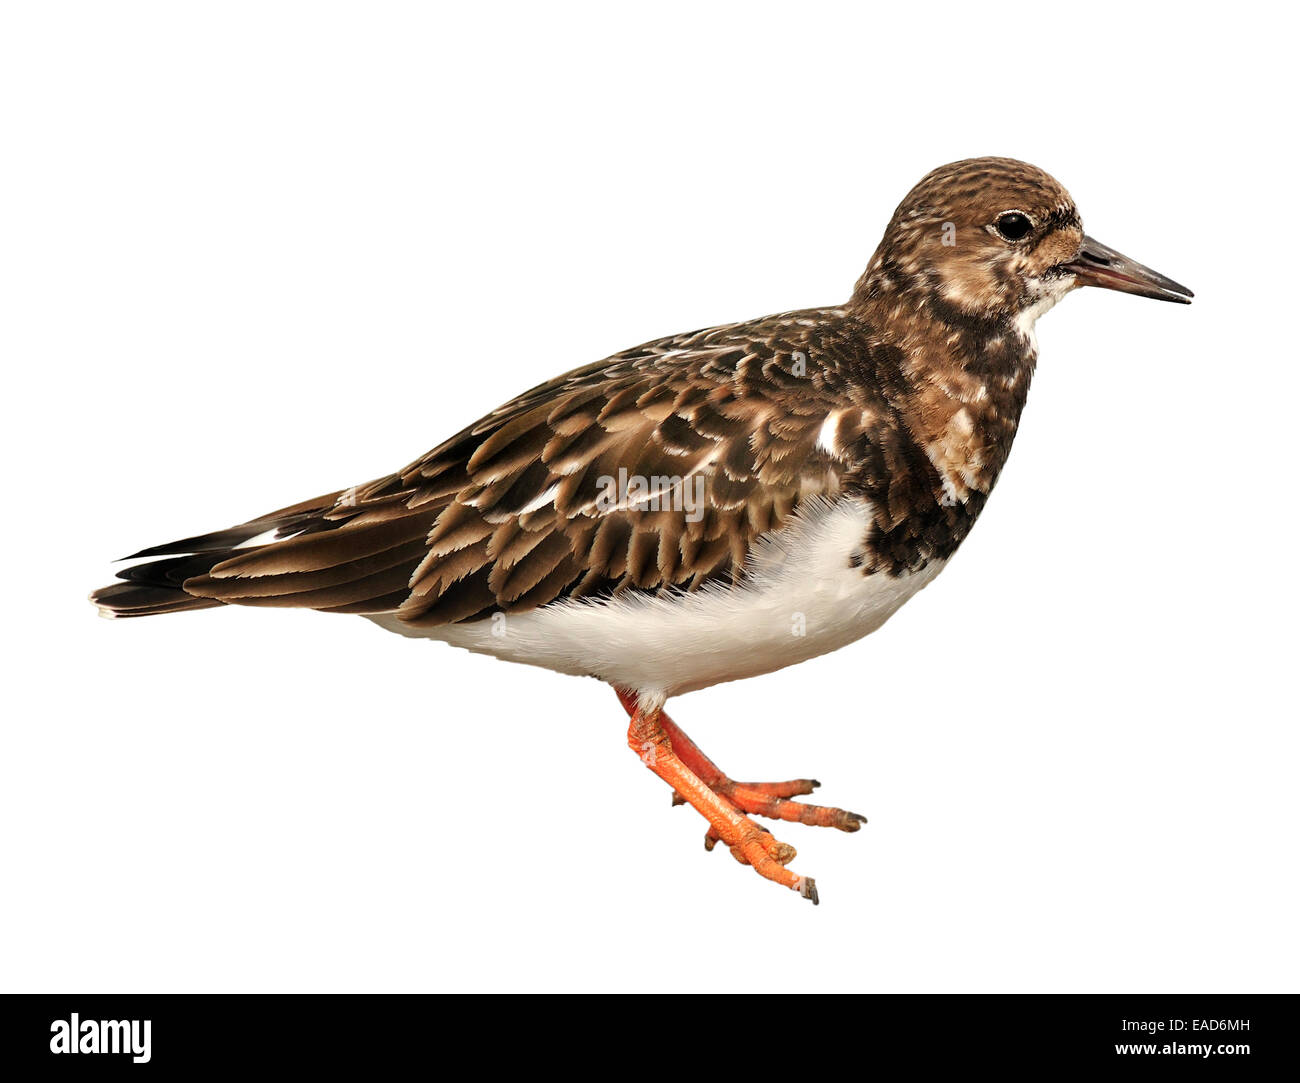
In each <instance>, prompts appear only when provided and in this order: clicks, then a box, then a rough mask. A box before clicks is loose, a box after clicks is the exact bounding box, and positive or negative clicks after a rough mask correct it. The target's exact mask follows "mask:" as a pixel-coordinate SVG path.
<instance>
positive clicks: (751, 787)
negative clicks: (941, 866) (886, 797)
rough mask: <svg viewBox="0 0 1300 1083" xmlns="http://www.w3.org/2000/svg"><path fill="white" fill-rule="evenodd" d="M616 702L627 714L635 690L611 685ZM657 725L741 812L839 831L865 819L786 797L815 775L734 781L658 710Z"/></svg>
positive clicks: (809, 787) (813, 783) (809, 784)
mask: <svg viewBox="0 0 1300 1083" xmlns="http://www.w3.org/2000/svg"><path fill="white" fill-rule="evenodd" d="M615 691H616V692H617V693H618V698H619V702H621V703H622V704H623V709H624V710H625V711H627V713H628V714H629V715H631V714H633V713H634V712H635V710H636V693H635V692H628V691H626V690H625V689H615ZM659 725H660V726H661V727H663V730H664V733H666V734H667V735H668V739H669V741H671V742H672V746H673V750H674V751H675V752H676V753H677V755H678V757H679V758H680V759H681V761H682V763H684V764H685V765H686V766H687V768H688V769H689V770H690V771H692V772H693V773H694V774H695V775H696V776H697V777H698V778H699V779H700V781H701V782H703V783H704V784H705V785H706V786H708V787H709V789H711V790H712V791H713V792H714V793H716V794H718V795H719V796H720V797H724V798H726V799H727V801H728V802H729V803H730V804H732V805H734V806H735V807H736V808H738V809H739V810H740V811H742V812H748V813H750V814H752V815H755V816H766V817H768V818H769V819H773V820H785V821H786V822H787V823H798V824H807V825H809V826H810V827H834V828H838V829H839V830H840V831H857V830H858V829H859V828H860V827H861V826H862V825H863V824H864V823H866V822H867V818H866V817H865V816H861V815H859V814H858V813H856V812H846V811H845V810H844V809H840V808H829V807H827V806H825V805H808V804H804V803H802V802H799V801H790V800H788V798H791V797H797V796H800V795H802V794H809V793H812V792H813V790H815V789H816V788H817V787H818V786H820V785H821V783H820V782H818V781H817V780H816V779H812V778H796V779H791V780H790V781H789V782H735V781H733V780H732V779H730V778H728V777H727V776H726V775H725V774H724V773H723V771H722V769H721V768H720V767H719V766H718V765H717V764H716V763H714V762H713V761H712V760H711V759H709V757H708V756H706V755H705V754H704V753H703V752H702V751H701V750H700V747H699V746H698V745H697V744H696V743H695V742H694V741H692V740H691V739H690V738H689V737H687V736H686V734H685V733H683V732H682V730H681V728H680V727H678V726H677V724H676V723H674V722H673V720H672V719H671V718H669V717H668V716H667V715H666V714H664V713H663V712H662V711H660V712H659ZM682 803H683V802H682V797H681V795H680V794H679V793H674V795H673V804H675V805H679V804H682ZM711 836H712V832H710V834H709V835H706V836H705V839H704V845H705V846H707V847H708V848H709V849H710V850H712V849H713V843H714V842H716V841H717V839H716V838H714V837H711Z"/></svg>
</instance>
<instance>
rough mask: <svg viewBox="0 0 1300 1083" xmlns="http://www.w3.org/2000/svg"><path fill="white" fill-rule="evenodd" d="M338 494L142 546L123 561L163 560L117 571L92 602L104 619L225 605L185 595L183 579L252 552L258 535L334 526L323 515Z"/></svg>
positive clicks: (201, 573)
mask: <svg viewBox="0 0 1300 1083" xmlns="http://www.w3.org/2000/svg"><path fill="white" fill-rule="evenodd" d="M338 495H339V494H338V493H331V494H329V495H328V496H323V497H317V498H316V499H314V500H307V501H304V502H303V503H301V504H295V505H294V506H293V507H290V508H283V509H281V510H280V511H278V512H272V513H271V514H270V515H265V516H262V517H261V518H260V519H253V520H251V521H250V522H247V523H242V524H241V525H239V526H235V527H231V528H230V529H228V530H217V531H214V532H213V533H211V534H201V535H199V536H198V537H194V538H182V539H181V540H180V541H174V542H169V543H167V544H166V545H155V546H153V547H151V548H149V549H141V550H140V552H138V553H133V554H132V555H131V556H129V557H124V558H123V559H124V560H140V559H141V558H143V557H162V558H163V559H161V560H150V561H148V562H147V563H144V564H134V565H132V566H131V567H129V568H123V569H122V570H121V571H120V572H118V573H117V577H118V579H120V580H122V582H120V583H111V584H109V585H108V586H106V587H100V588H99V590H96V591H92V592H91V595H90V600H91V601H92V602H94V603H95V605H97V606H99V614H100V616H102V617H152V616H156V615H158V614H160V613H184V612H185V611H186V610H187V609H212V608H214V607H216V606H219V605H225V604H226V603H225V602H219V601H217V600H216V599H214V598H199V597H196V596H195V595H193V594H189V593H187V592H186V590H185V588H184V583H185V580H187V579H192V578H194V577H196V576H200V575H207V574H208V572H210V571H211V570H212V569H213V568H214V567H215V566H216V565H218V564H220V563H221V562H222V561H223V560H229V559H230V558H231V557H234V556H242V555H244V554H246V553H252V552H255V551H256V550H257V549H259V548H261V546H258V545H247V544H245V543H247V542H249V541H251V540H252V539H253V538H256V537H257V536H258V535H260V534H266V533H268V532H274V535H275V536H276V537H280V538H282V537H286V536H288V535H291V534H296V533H301V532H311V531H314V530H319V529H323V528H326V527H328V526H330V525H333V524H329V523H326V522H324V521H323V520H322V518H321V513H322V512H323V511H324V510H325V509H328V508H330V507H331V506H332V505H333V502H334V500H335V498H336V497H337V496H338Z"/></svg>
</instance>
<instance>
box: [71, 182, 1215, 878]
mask: <svg viewBox="0 0 1300 1083" xmlns="http://www.w3.org/2000/svg"><path fill="white" fill-rule="evenodd" d="M1088 284H1091V285H1102V286H1106V287H1108V288H1113V289H1119V290H1123V291H1125V292H1130V293H1137V294H1140V295H1142V296H1149V297H1158V298H1161V299H1164V300H1174V301H1185V300H1186V296H1190V294H1189V293H1188V291H1187V290H1185V289H1184V288H1183V287H1181V286H1179V285H1178V284H1177V283H1174V282H1172V281H1171V280H1169V279H1166V278H1164V277H1163V276H1160V275H1158V274H1156V273H1155V272H1154V271H1151V270H1150V269H1148V268H1145V267H1142V266H1141V265H1140V264H1135V263H1132V262H1131V261H1128V260H1126V259H1125V258H1124V257H1122V256H1120V255H1119V253H1117V252H1114V251H1113V250H1111V249H1107V248H1105V247H1104V246H1102V245H1099V244H1097V243H1096V242H1095V241H1092V240H1091V239H1090V238H1087V237H1085V236H1084V233H1083V229H1082V225H1081V223H1080V219H1079V215H1078V212H1077V210H1076V209H1075V206H1074V202H1073V200H1071V198H1070V196H1069V193H1067V192H1066V191H1065V189H1064V188H1063V187H1061V185H1060V184H1058V183H1057V182H1056V181H1055V180H1053V179H1052V178H1051V177H1050V176H1048V175H1047V174H1046V173H1044V172H1042V171H1041V170H1039V169H1036V168H1035V167H1033V166H1030V165H1026V164H1025V163H1023V162H1017V161H1013V160H1011V159H1006V158H981V159H973V160H970V161H965V162H956V163H953V164H952V165H948V166H944V167H942V168H940V169H937V170H935V171H934V172H932V173H930V174H929V175H928V176H926V177H925V178H924V179H923V180H922V181H921V182H920V184H918V185H917V186H916V188H914V189H913V190H912V192H911V193H909V195H908V196H907V198H906V199H905V200H904V201H903V202H902V203H901V204H900V205H899V207H898V209H897V211H896V212H895V213H894V216H893V218H892V220H891V221H890V223H889V227H888V228H887V230H886V232H885V236H884V239H883V240H882V241H881V244H880V246H879V248H878V249H877V250H876V253H875V254H874V256H873V257H872V259H871V262H870V263H869V265H868V267H867V269H866V271H865V273H864V274H863V275H862V277H861V279H860V280H859V281H858V283H857V286H856V288H855V289H854V291H853V294H852V297H851V298H850V299H849V301H848V302H847V303H846V304H844V305H842V306H837V307H830V308H817V309H808V310H805V311H798V312H788V313H784V314H781V315H777V316H767V317H764V318H762V319H757V320H753V321H750V322H747V323H737V324H729V325H726V326H723V327H715V328H709V329H706V330H701V331H694V332H690V333H688V334H682V335H674V336H671V337H668V338H663V339H659V340H657V341H654V342H650V343H647V344H645V345H643V346H639V347H636V348H635V349H631V350H627V351H625V352H623V353H619V354H615V355H614V356H613V357H610V358H607V359H606V360H604V361H600V362H597V363H596V364H594V365H589V366H587V367H586V368H581V369H577V370H575V371H573V372H571V373H568V374H567V375H564V376H561V377H558V378H557V379H554V380H551V381H549V382H548V383H544V384H541V385H540V386H538V387H535V388H533V389H532V390H531V391H528V392H526V393H524V394H523V395H520V396H519V397H517V398H515V399H513V400H511V401H510V402H508V403H506V404H505V405H504V406H502V407H501V408H500V409H498V410H495V411H493V412H492V413H490V414H489V415H487V416H486V417H484V418H483V419H481V420H480V421H478V422H476V423H475V424H473V425H471V426H469V427H468V428H466V429H464V430H462V431H461V432H459V433H458V434H457V435H455V436H453V437H452V438H451V439H449V440H447V441H445V442H444V443H442V444H440V445H439V446H438V447H436V448H434V449H433V450H432V451H430V452H429V453H428V454H427V455H425V456H423V457H422V458H420V459H417V460H416V461H415V462H413V463H412V464H411V465H409V466H407V467H406V468H405V469H403V470H401V471H399V472H397V473H395V474H392V475H390V476H388V477H384V478H380V479H379V480H377V481H374V482H371V483H369V484H367V485H363V486H359V487H357V488H354V489H348V490H345V491H342V492H338V493H332V494H329V495H328V496H325V497H322V498H319V499H317V500H312V501H306V502H304V503H302V504H298V505H294V506H292V507H289V508H285V509H282V510H280V511H278V512H273V513H271V514H269V515H264V516H262V517H260V518H258V519H254V520H251V521H249V522H248V523H245V524H243V525H241V526H237V527H233V528H230V529H228V530H222V531H218V532H216V533H213V534H208V535H204V536H200V537H197V538H187V539H184V540H182V541H179V542H175V543H172V544H170V545H163V546H158V547H156V548H153V549H148V550H145V551H143V552H141V553H138V554H136V558H151V559H148V560H147V561H146V562H145V563H140V564H136V565H134V566H132V567H128V568H127V569H125V570H124V571H123V572H121V573H120V578H121V579H122V580H123V582H121V583H118V584H115V585H113V586H110V587H106V588H104V589H103V590H100V591H97V592H95V594H94V595H93V596H92V597H93V600H94V601H95V602H96V603H97V604H98V605H100V606H101V608H102V609H103V610H104V611H106V612H107V613H109V614H110V615H118V616H144V615H153V614H159V613H168V612H175V611H179V610H184V609H197V608H204V607H209V606H213V605H220V604H235V605H245V606H295V607H306V608H312V609H320V610H324V611H327V612H334V613H359V614H365V615H368V616H372V617H374V618H375V619H377V620H380V621H381V623H383V622H386V626H389V627H393V628H394V629H395V630H404V631H406V632H407V633H408V634H412V633H416V632H418V631H420V630H423V631H425V632H427V634H429V635H430V636H431V637H433V638H445V639H447V640H448V641H450V642H455V643H458V644H459V645H462V646H467V647H469V648H470V649H473V650H483V651H486V652H488V653H493V654H497V655H498V656H500V657H507V658H510V659H512V660H515V661H527V662H532V663H534V664H539V665H546V666H549V667H550V668H554V669H558V670H560V671H562V672H571V673H588V674H591V675H594V676H598V677H600V678H601V679H603V680H607V681H609V682H610V683H611V684H613V685H615V687H616V688H619V689H620V690H621V695H623V697H624V700H625V704H626V705H628V707H629V712H630V713H631V714H632V715H633V729H632V731H631V732H630V735H629V740H632V739H633V737H635V738H636V739H637V740H644V741H647V742H651V743H655V742H661V743H665V749H664V752H663V755H664V756H665V757H667V759H666V760H665V763H666V764H667V766H665V767H664V768H663V769H662V770H659V769H658V768H656V770H657V773H660V774H661V775H663V777H665V778H667V779H668V780H669V781H670V782H672V783H673V785H674V786H675V787H676V788H677V789H678V790H679V792H682V793H683V794H684V795H685V796H686V798H687V799H688V800H690V801H691V803H692V804H694V805H695V806H696V807H697V808H698V809H699V810H700V811H701V812H703V813H704V814H705V815H706V817H708V818H709V820H710V823H711V825H712V826H711V832H712V834H711V837H712V838H722V839H723V840H724V841H726V842H727V843H728V845H730V846H732V847H733V850H734V852H736V853H737V854H738V856H740V857H741V858H742V859H743V860H745V861H747V862H748V863H750V864H752V865H754V867H755V868H756V869H757V870H758V871H759V872H761V873H762V874H763V875H764V876H767V877H769V878H771V879H774V880H777V881H779V882H781V883H785V884H786V885H787V886H790V887H797V888H798V889H799V890H800V891H801V892H802V893H803V894H805V895H808V896H809V897H812V898H814V899H815V897H816V895H815V891H814V890H813V888H812V882H811V881H805V880H804V879H803V878H795V877H794V876H793V874H791V873H789V872H788V871H787V870H786V869H785V868H784V866H785V864H786V863H787V862H788V860H789V858H790V856H792V855H793V851H789V853H788V854H787V853H786V851H788V850H789V848H788V847H785V848H784V850H782V849H780V847H782V846H783V845H784V844H777V843H775V842H774V840H771V838H770V836H768V837H767V839H763V838H761V837H760V836H758V835H757V834H756V833H755V832H756V831H757V829H756V828H754V825H753V824H752V823H751V822H750V821H749V820H747V819H745V818H744V817H738V813H737V810H740V811H749V812H762V813H764V814H770V815H777V816H781V817H783V818H802V819H803V820H804V822H812V823H827V824H829V825H831V826H837V827H840V828H842V829H844V830H855V829H856V828H857V826H858V823H859V821H860V818H855V817H853V816H852V814H848V813H843V812H842V811H841V810H835V809H829V810H828V809H818V807H817V806H809V805H797V804H796V803H794V802H791V801H789V800H788V798H789V797H791V796H794V795H797V794H801V793H806V792H808V788H799V787H800V786H804V785H805V783H806V780H801V781H800V782H799V783H798V784H794V783H783V784H775V788H771V789H763V788H762V787H761V786H760V787H758V788H756V789H753V788H751V790H748V791H745V790H744V787H743V786H742V784H736V783H731V782H730V780H728V779H726V777H725V776H723V775H721V773H720V772H718V771H717V769H716V767H715V766H714V765H712V763H711V762H710V761H708V760H707V758H706V757H703V754H702V753H699V750H698V749H695V748H694V746H693V745H691V744H690V742H689V739H687V738H686V737H685V735H684V734H681V732H680V731H678V730H676V728H675V727H674V726H673V725H672V723H671V722H670V721H669V720H668V719H667V716H666V715H663V714H662V705H663V701H664V699H665V698H666V696H667V695H670V694H672V693H674V692H677V691H687V690H690V689H692V688H697V687H704V686H706V685H707V684H710V683H716V681H717V680H725V679H731V678H733V677H735V676H745V675H749V674H751V673H758V672H766V671H769V670H771V669H775V668H780V667H781V666H782V665H789V664H791V663H793V662H796V661H800V660H802V659H803V658H805V657H811V656H812V655H814V654H816V653H821V652H823V651H825V650H832V649H835V648H836V647H837V646H840V645H843V643H845V642H848V641H851V640H852V639H854V638H857V637H859V636H861V635H864V634H866V633H867V632H869V631H871V630H872V629H873V628H874V627H876V626H878V625H879V623H881V622H883V620H884V619H886V618H887V616H888V615H889V613H891V612H892V611H893V609H895V608H897V606H898V605H900V604H902V602H903V601H904V600H905V599H906V597H907V596H908V595H909V594H910V593H912V592H914V591H915V590H917V589H919V588H920V586H922V585H924V583H926V582H928V581H929V578H931V577H932V576H933V574H935V573H936V572H937V571H938V569H939V568H940V567H941V566H942V564H943V562H944V561H945V560H946V559H947V558H948V557H949V556H950V555H951V554H952V553H953V551H954V550H955V549H956V548H957V546H958V545H959V544H960V543H961V541H962V539H963V538H964V537H965V536H966V534H967V532H968V531H969V530H970V528H971V526H972V525H973V523H974V521H975V519H976V517H977V516H978V515H979V513H980V511H981V510H982V509H983V507H984V503H985V501H986V499H987V497H988V494H989V492H990V491H991V490H992V488H993V485H994V484H995V482H996V481H997V478H998V474H999V472H1000V471H1001V469H1002V466H1003V464H1004V463H1005V462H1006V458H1007V454H1008V452H1009V451H1010V447H1011V442H1012V439H1013V437H1014V436H1015V432H1016V426H1017V424H1018V422H1019V419H1020V412H1021V409H1022V408H1023V406H1024V403H1025V396H1026V394H1027V393H1028V390H1029V384H1030V379H1031V377H1032V375H1033V371H1034V364H1035V359H1036V353H1037V347H1036V343H1035V340H1034V336H1033V325H1034V321H1035V320H1036V319H1037V317H1038V316H1039V315H1041V313H1042V312H1044V311H1046V310H1047V309H1048V308H1050V307H1051V306H1052V305H1053V304H1055V303H1056V302H1057V301H1058V300H1059V299H1060V298H1061V297H1062V296H1064V294H1065V293H1067V292H1069V291H1070V290H1071V289H1074V288H1076V287H1078V286H1081V285H1088ZM1183 295H1186V296H1183ZM625 475H626V476H632V477H634V478H638V479H650V481H651V488H650V489H649V490H648V491H647V490H645V489H642V490H640V491H638V492H637V493H636V494H635V495H633V492H632V490H628V491H627V492H622V491H620V492H619V493H617V494H614V495H611V492H612V490H611V479H613V478H617V477H621V476H625ZM692 493H698V494H699V499H698V500H697V501H695V502H694V503H692V502H691V501H689V500H686V499H685V498H686V497H687V496H689V495H690V494H692ZM669 497H672V498H673V499H669ZM845 524H849V527H851V529H852V531H853V533H852V534H851V535H844V536H843V537H842V534H841V532H843V531H844V530H845V529H848V528H849V527H846V526H845ZM268 534H269V535H271V538H270V540H265V538H266V536H267V535H268ZM841 537H842V540H840V539H841ZM791 539H795V540H797V542H798V545H799V547H800V559H802V560H803V562H804V563H803V564H798V562H797V561H794V556H793V555H792V554H790V553H786V557H787V559H786V560H784V561H782V560H779V559H777V557H776V556H774V554H779V553H780V552H782V551H783V550H782V549H781V547H782V546H789V545H791V544H793V542H792V541H791ZM832 544H833V545H835V546H838V547H839V548H832V549H830V550H829V551H828V550H827V546H830V545H832ZM774 547H775V548H774ZM809 554H812V555H809ZM792 562H793V563H792ZM787 564H789V565H790V567H791V568H793V569H794V570H790V569H787V568H786V565H787ZM809 580H811V581H809ZM832 584H833V585H832ZM801 592H802V593H801ZM692 598H693V599H695V600H694V601H688V600H687V599H692ZM796 598H798V601H797V603H796ZM836 599H838V600H836ZM787 600H788V601H789V606H790V607H793V606H795V605H796V604H798V605H800V606H804V607H805V608H808V607H815V608H817V610H818V613H819V614H820V619H821V622H822V627H821V628H819V629H818V635H819V636H820V638H815V637H810V638H808V639H807V640H805V641H803V642H796V641H795V640H793V639H792V638H791V637H790V635H789V632H788V629H787V628H785V625H784V624H782V625H781V627H782V630H781V631H780V632H776V631H773V624H772V621H773V620H774V619H775V620H776V622H777V623H781V622H785V621H787V620H788V607H787V605H786V603H787ZM837 607H838V608H837ZM501 614H508V615H512V616H515V617H518V616H519V615H523V616H524V617H525V618H527V619H525V620H524V621H523V623H522V624H517V625H515V627H516V629H519V630H518V631H516V632H515V633H514V638H513V639H511V640H510V641H509V642H508V643H506V642H502V643H493V642H491V641H489V640H488V639H487V638H486V637H485V635H484V634H483V633H482V632H481V629H483V628H484V627H485V626H486V624H487V622H488V621H489V619H490V618H494V617H496V616H498V615H501ZM773 614H775V617H773ZM800 616H802V613H800ZM539 622H540V623H539ZM602 622H604V623H602ZM605 627H608V628H609V629H615V628H617V630H618V634H617V635H615V636H612V637H611V638H612V639H613V641H614V643H615V648H614V653H613V654H610V653H609V652H607V651H605V650H604V645H603V644H602V642H601V640H602V638H604V637H603V636H602V635H601V634H600V630H601V629H602V628H605ZM462 629H463V630H462ZM674 629H679V630H680V631H681V634H682V636H683V637H684V638H683V640H682V645H681V647H682V649H680V650H678V651H674V649H673V648H674V646H675V644H674V643H673V642H672V640H673V639H674V638H675V637H674V636H673V630H674ZM692 635H693V636H696V637H697V638H696V639H695V640H691V639H690V638H689V636H692ZM530 637H531V638H530ZM782 637H784V638H782ZM800 637H801V638H802V633H800ZM619 650H621V651H623V654H622V655H621V656H620V655H619V654H618V651H619ZM692 651H693V652H694V653H693V654H692ZM638 654H640V655H643V656H644V658H648V659H650V661H649V662H648V663H646V665H639V663H640V662H642V661H644V658H639V657H638ZM667 746H671V747H667ZM674 750H675V751H674ZM652 766H653V764H652ZM701 779H703V782H701ZM738 786H740V787H741V789H740V790H737V789H736V787H738ZM729 787H730V788H729ZM809 788H810V787H809ZM742 791H744V792H742ZM737 817H738V818H737ZM751 829H753V830H751ZM774 847H775V849H774Z"/></svg>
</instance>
